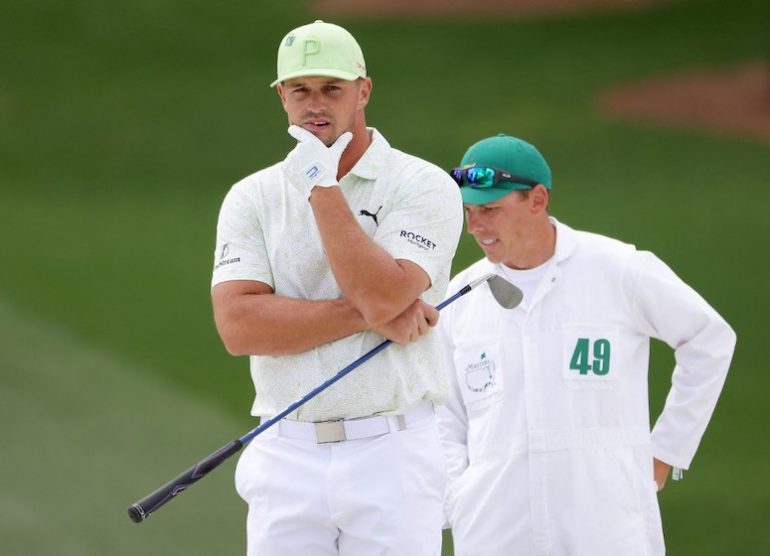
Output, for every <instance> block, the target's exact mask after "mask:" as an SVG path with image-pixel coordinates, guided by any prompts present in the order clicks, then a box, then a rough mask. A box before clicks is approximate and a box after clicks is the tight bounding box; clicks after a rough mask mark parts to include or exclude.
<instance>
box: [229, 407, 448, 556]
mask: <svg viewBox="0 0 770 556" xmlns="http://www.w3.org/2000/svg"><path fill="white" fill-rule="evenodd" d="M235 486H236V490H237V491H238V493H239V494H240V496H241V497H242V498H243V499H244V500H245V501H246V502H247V503H248V505H249V511H248V517H247V540H248V555H249V556H294V555H302V556H316V555H318V556H321V555H342V556H369V555H386V554H388V555H394V556H395V555H397V556H411V555H414V556H438V555H439V554H440V553H441V527H442V524H443V522H444V514H443V500H442V498H443V493H444V488H445V486H446V468H445V461H444V456H443V452H442V449H441V447H440V444H439V441H438V436H437V433H436V423H435V417H434V416H433V415H430V416H429V417H425V418H424V419H421V420H420V421H419V422H417V423H414V424H411V425H410V426H409V428H407V429H406V430H401V431H394V432H390V433H387V434H383V435H381V436H374V437H370V438H363V439H360V440H347V441H342V442H337V443H329V444H317V443H316V442H315V441H314V440H297V439H294V438H287V437H284V436H280V435H279V432H278V425H276V426H273V427H271V428H269V429H267V430H266V431H265V432H264V433H262V434H261V435H259V436H257V437H256V438H255V439H254V440H253V441H252V442H251V444H249V445H248V446H247V447H246V449H245V450H244V452H243V454H242V455H241V457H240V459H239V461H238V465H237V467H236V471H235Z"/></svg>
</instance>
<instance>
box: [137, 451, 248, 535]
mask: <svg viewBox="0 0 770 556" xmlns="http://www.w3.org/2000/svg"><path fill="white" fill-rule="evenodd" d="M242 447H243V443H242V442H241V441H240V439H235V440H233V441H232V442H230V443H229V444H227V445H226V446H223V447H221V448H220V449H219V450H217V451H216V452H214V453H212V454H209V455H208V456H206V457H205V458H203V459H202V460H201V461H199V462H198V463H196V464H195V465H193V466H192V467H191V468H190V469H188V470H187V471H185V472H184V473H182V474H181V475H179V476H178V477H174V478H173V479H171V480H170V481H169V482H168V483H166V484H165V485H163V486H162V487H160V488H159V489H158V490H156V491H155V492H153V493H151V494H148V495H147V496H145V497H144V498H142V499H141V500H139V501H138V502H136V503H134V504H132V505H131V507H130V508H128V516H129V517H130V518H131V521H133V522H135V523H141V522H142V521H144V520H145V519H147V518H148V517H150V514H152V513H153V512H154V511H155V510H157V509H158V508H160V507H161V506H162V505H163V504H165V503H166V502H168V501H169V500H171V499H172V498H174V497H175V496H176V495H177V494H179V493H181V492H183V491H184V490H185V489H186V488H187V487H188V486H190V485H191V484H193V483H195V482H197V481H198V480H199V479H202V478H203V477H205V476H206V474H208V473H209V471H212V470H214V469H216V468H217V467H218V466H219V465H220V464H221V463H222V462H223V461H225V460H226V459H227V458H229V457H230V456H232V455H233V454H234V453H236V452H237V451H238V450H240V449H241V448H242Z"/></svg>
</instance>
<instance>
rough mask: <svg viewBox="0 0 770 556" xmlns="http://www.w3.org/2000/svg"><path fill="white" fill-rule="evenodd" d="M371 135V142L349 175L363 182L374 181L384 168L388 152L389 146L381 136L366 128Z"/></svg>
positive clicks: (373, 129)
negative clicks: (361, 179)
mask: <svg viewBox="0 0 770 556" xmlns="http://www.w3.org/2000/svg"><path fill="white" fill-rule="evenodd" d="M366 130H367V131H368V132H369V133H371V136H372V142H371V143H370V144H369V147H368V148H367V149H366V151H365V152H364V154H363V155H362V156H361V158H359V159H358V162H356V164H355V166H353V168H351V170H350V173H351V174H353V175H355V176H358V177H359V178H363V179H365V180H376V179H377V176H378V175H379V174H380V171H381V170H382V169H383V168H384V167H385V162H386V160H387V157H388V153H389V152H390V144H389V143H388V141H387V140H386V139H385V137H383V136H382V134H381V133H380V132H379V131H377V130H376V129H375V128H373V127H367V128H366Z"/></svg>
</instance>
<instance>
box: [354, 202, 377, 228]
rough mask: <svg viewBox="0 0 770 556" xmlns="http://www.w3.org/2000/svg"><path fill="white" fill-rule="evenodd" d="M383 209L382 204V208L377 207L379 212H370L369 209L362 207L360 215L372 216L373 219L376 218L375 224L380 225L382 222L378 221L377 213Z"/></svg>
mask: <svg viewBox="0 0 770 556" xmlns="http://www.w3.org/2000/svg"><path fill="white" fill-rule="evenodd" d="M381 210H382V205H380V208H378V209H377V212H375V213H374V214H372V213H371V212H369V211H368V210H366V209H361V210H360V211H359V212H358V215H359V216H371V218H372V220H374V225H375V226H379V225H380V223H379V222H377V215H378V214H380V211H381Z"/></svg>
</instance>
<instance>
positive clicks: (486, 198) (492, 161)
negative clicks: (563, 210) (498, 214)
mask: <svg viewBox="0 0 770 556" xmlns="http://www.w3.org/2000/svg"><path fill="white" fill-rule="evenodd" d="M460 165H461V166H462V167H463V168H468V167H471V166H491V167H492V168H497V169H498V170H504V171H506V172H508V173H509V174H513V175H514V176H519V177H522V178H527V179H529V180H532V181H534V182H537V183H540V184H543V186H544V187H545V188H546V189H551V169H550V168H549V167H548V163H547V162H546V161H545V158H543V155H541V154H540V151H538V150H537V149H536V148H535V147H534V146H532V145H530V144H529V143H527V142H526V141H523V140H522V139H519V138H517V137H511V136H510V135H505V134H504V133H501V134H500V135H497V136H495V137H489V138H487V139H482V140H481V141H479V142H478V143H475V144H473V145H471V146H470V148H468V150H467V151H466V152H465V156H463V159H462V162H461V163H460ZM522 189H531V186H529V185H526V184H523V183H516V182H515V181H501V182H499V183H496V184H495V185H493V186H492V187H487V188H483V189H474V188H472V187H470V186H469V185H467V184H465V185H463V186H461V187H460V193H461V194H462V197H463V203H465V204H468V205H486V204H487V203H491V202H492V201H496V200H497V199H499V198H500V197H503V196H505V195H508V193H510V192H511V191H517V190H522Z"/></svg>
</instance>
